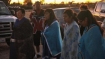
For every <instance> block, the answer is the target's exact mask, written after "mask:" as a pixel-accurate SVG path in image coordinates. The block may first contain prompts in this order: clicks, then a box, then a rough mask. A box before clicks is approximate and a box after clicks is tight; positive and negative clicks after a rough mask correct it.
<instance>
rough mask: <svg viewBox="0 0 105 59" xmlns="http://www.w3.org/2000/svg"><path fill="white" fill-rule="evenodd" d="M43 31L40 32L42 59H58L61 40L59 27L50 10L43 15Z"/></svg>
mask: <svg viewBox="0 0 105 59" xmlns="http://www.w3.org/2000/svg"><path fill="white" fill-rule="evenodd" d="M44 17H45V22H44V24H45V29H44V31H43V32H42V41H43V59H50V58H51V57H56V58H57V59H60V53H61V46H62V38H61V33H60V26H59V23H58V21H57V20H56V17H55V15H54V12H53V10H52V9H46V10H45V13H44Z"/></svg>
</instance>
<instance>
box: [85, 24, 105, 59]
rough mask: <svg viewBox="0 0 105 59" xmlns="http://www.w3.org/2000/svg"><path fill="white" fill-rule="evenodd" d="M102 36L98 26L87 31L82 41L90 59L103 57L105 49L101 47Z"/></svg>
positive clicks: (102, 58) (101, 58)
mask: <svg viewBox="0 0 105 59" xmlns="http://www.w3.org/2000/svg"><path fill="white" fill-rule="evenodd" d="M103 42H104V40H103V37H102V34H101V32H100V29H99V27H98V26H95V27H93V28H91V29H90V30H89V31H88V36H87V38H86V40H85V41H84V44H85V49H86V51H87V52H88V53H87V54H89V56H90V57H91V59H104V55H105V52H104V51H105V49H104V47H103Z"/></svg>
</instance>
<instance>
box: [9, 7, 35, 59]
mask: <svg viewBox="0 0 105 59" xmlns="http://www.w3.org/2000/svg"><path fill="white" fill-rule="evenodd" d="M24 15H25V10H24V9H19V10H18V11H17V18H18V19H17V20H16V22H15V24H14V28H13V33H12V39H11V46H10V59H33V57H34V55H35V51H34V46H33V39H32V35H33V28H32V26H31V24H30V22H29V20H28V19H27V18H25V17H24Z"/></svg>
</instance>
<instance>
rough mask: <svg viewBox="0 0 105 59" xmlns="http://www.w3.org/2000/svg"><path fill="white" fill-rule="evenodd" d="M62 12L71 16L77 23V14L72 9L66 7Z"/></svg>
mask: <svg viewBox="0 0 105 59" xmlns="http://www.w3.org/2000/svg"><path fill="white" fill-rule="evenodd" d="M64 14H67V15H68V16H69V17H72V19H73V20H75V21H76V22H77V23H78V20H77V18H76V16H77V14H76V13H74V11H72V10H71V9H66V10H65V11H64Z"/></svg>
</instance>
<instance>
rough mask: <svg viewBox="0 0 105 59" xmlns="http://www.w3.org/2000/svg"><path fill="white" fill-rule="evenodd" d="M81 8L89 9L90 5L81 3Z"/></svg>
mask: <svg viewBox="0 0 105 59" xmlns="http://www.w3.org/2000/svg"><path fill="white" fill-rule="evenodd" d="M80 8H82V9H85V10H88V6H87V5H86V4H83V5H81V6H80Z"/></svg>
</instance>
